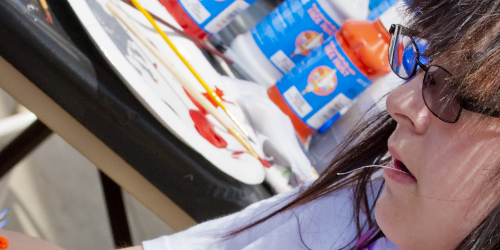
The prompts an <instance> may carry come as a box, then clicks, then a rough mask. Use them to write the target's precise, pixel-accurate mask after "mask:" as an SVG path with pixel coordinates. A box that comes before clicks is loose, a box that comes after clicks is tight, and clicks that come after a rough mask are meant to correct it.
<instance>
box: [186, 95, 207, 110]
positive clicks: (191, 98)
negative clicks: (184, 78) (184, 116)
mask: <svg viewBox="0 0 500 250" xmlns="http://www.w3.org/2000/svg"><path fill="white" fill-rule="evenodd" d="M184 92H186V95H187V96H188V97H189V100H191V102H193V104H194V105H195V106H196V107H197V108H198V109H199V110H200V112H201V113H202V114H203V115H207V111H205V109H204V108H203V107H202V106H201V105H200V103H198V101H196V100H195V99H194V98H193V97H192V96H191V95H190V94H189V93H188V92H187V91H186V90H185V89H184Z"/></svg>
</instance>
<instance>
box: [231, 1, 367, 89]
mask: <svg viewBox="0 0 500 250" xmlns="http://www.w3.org/2000/svg"><path fill="white" fill-rule="evenodd" d="M368 3H369V1H368V0H350V1H347V0H286V1H285V2H283V3H282V4H281V5H280V6H278V8H276V9H275V10H274V11H273V12H271V13H270V14H269V15H268V16H267V17H266V18H265V19H264V20H263V21H262V22H260V23H259V24H257V26H256V27H255V28H253V29H252V30H250V31H248V32H246V33H244V34H242V35H239V36H237V37H236V38H235V40H234V41H233V42H232V44H231V46H230V48H229V49H228V50H227V51H226V55H227V56H229V57H231V59H233V60H234V61H235V62H236V63H238V64H239V65H240V66H241V67H242V68H243V70H245V71H246V73H248V74H249V75H250V76H252V77H253V78H254V80H255V81H256V82H258V83H260V84H263V85H264V86H266V87H270V86H272V85H273V84H274V83H276V81H277V80H278V79H280V78H281V77H282V76H283V74H284V73H286V72H288V71H289V70H290V69H292V68H293V67H294V66H295V64H297V63H298V62H299V61H300V60H301V59H302V58H304V57H305V56H307V55H308V54H309V53H310V52H311V51H312V50H314V49H315V48H317V47H319V46H320V45H321V44H322V43H323V41H324V40H326V39H327V38H328V37H330V36H331V35H333V34H334V33H335V31H336V30H337V29H338V28H339V27H340V26H341V25H342V23H343V22H344V21H345V20H347V19H358V20H365V19H366V17H367V15H368Z"/></svg>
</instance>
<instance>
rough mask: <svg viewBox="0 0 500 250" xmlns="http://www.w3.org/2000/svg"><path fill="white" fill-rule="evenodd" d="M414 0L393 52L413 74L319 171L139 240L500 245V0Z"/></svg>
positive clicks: (246, 245)
mask: <svg viewBox="0 0 500 250" xmlns="http://www.w3.org/2000/svg"><path fill="white" fill-rule="evenodd" d="M408 4H409V7H408V13H414V18H413V21H412V23H411V24H410V25H409V28H408V29H406V28H404V27H402V26H397V25H396V26H393V28H392V29H391V32H392V36H393V39H392V41H391V44H392V45H391V48H390V56H389V58H390V61H391V65H392V67H393V70H395V72H396V73H397V74H398V75H399V76H401V77H402V78H405V79H409V81H408V82H407V83H405V84H403V85H402V86H400V87H398V88H396V89H395V90H394V91H392V92H391V93H390V94H389V95H388V97H387V101H386V102H387V112H383V113H381V114H377V115H375V116H374V118H373V119H372V120H371V121H370V122H368V123H366V124H360V125H359V126H358V127H357V128H356V129H354V131H353V132H352V133H351V134H350V135H349V136H348V138H346V140H345V142H344V143H343V145H341V146H340V147H339V148H338V149H337V152H336V153H337V156H336V158H335V159H334V161H333V162H332V165H331V166H330V168H329V169H328V170H327V171H326V172H325V173H323V174H322V176H321V177H320V178H319V179H318V180H317V181H315V182H314V183H312V184H309V185H306V186H305V187H303V188H302V189H297V190H295V191H294V192H292V193H289V194H284V195H280V196H277V197H273V198H271V199H269V200H265V201H262V202H259V203H257V204H253V205H251V206H250V207H248V208H246V209H245V210H243V211H242V212H239V213H236V214H233V215H230V216H227V217H223V218H220V219H217V220H213V221H209V222H207V223H203V224H200V225H198V226H196V227H193V228H191V229H189V230H187V231H184V232H180V233H178V234H174V235H172V236H166V237H163V238H159V239H156V240H153V241H147V242H144V243H143V246H137V247H133V248H131V249H142V248H144V249H145V250H153V249H170V248H172V249H266V248H267V249H307V248H309V249H364V248H367V249H397V248H399V249H405V250H406V249H500V237H499V234H500V182H499V181H498V180H499V179H500V178H499V177H500V154H499V152H498V151H499V150H500V119H499V118H498V117H499V116H500V112H499V111H500V1H496V0H484V1H480V0H413V1H411V2H409V3H408ZM416 38H419V39H420V40H419V41H423V40H426V41H427V47H426V51H425V53H424V55H425V57H427V58H429V59H430V62H431V63H429V64H423V63H422V61H423V60H422V58H420V57H419V51H417V49H415V48H416V44H415V43H414V42H413V41H414V40H412V39H416ZM401 46H403V47H401ZM402 51H404V52H405V53H404V54H403V55H401V54H398V53H400V52H402ZM407 51H410V52H413V53H410V54H407ZM403 62H404V63H403ZM417 65H418V69H417ZM370 165H385V166H386V167H385V168H384V169H383V171H382V170H380V168H377V167H362V166H370ZM382 172H383V173H382Z"/></svg>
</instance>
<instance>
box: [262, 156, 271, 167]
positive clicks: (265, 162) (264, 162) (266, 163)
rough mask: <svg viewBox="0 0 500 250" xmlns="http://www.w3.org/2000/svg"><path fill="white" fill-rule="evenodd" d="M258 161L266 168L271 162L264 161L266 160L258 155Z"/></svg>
mask: <svg viewBox="0 0 500 250" xmlns="http://www.w3.org/2000/svg"><path fill="white" fill-rule="evenodd" d="M259 161H260V163H262V165H263V166H264V167H266V168H270V167H271V166H272V164H271V163H270V162H268V161H266V160H264V159H262V158H260V157H259Z"/></svg>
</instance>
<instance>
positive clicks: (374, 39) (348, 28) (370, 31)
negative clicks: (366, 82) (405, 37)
mask: <svg viewBox="0 0 500 250" xmlns="http://www.w3.org/2000/svg"><path fill="white" fill-rule="evenodd" d="M335 37H336V39H337V41H338V43H339V45H340V47H341V48H342V49H343V51H344V52H345V54H346V55H347V56H348V57H349V59H350V60H351V62H352V63H353V64H354V65H355V67H356V68H357V69H358V70H359V71H360V72H361V73H363V74H364V75H365V76H367V77H368V78H369V79H370V80H372V81H374V80H376V79H378V78H380V77H381V76H384V75H386V74H388V73H389V72H390V71H391V69H390V66H389V62H388V59H387V53H388V49H389V42H390V34H389V32H388V31H387V29H386V28H385V27H384V25H383V24H382V23H381V21H380V20H379V19H377V20H375V21H373V22H370V21H357V20H347V21H346V22H345V23H344V25H343V26H342V27H341V28H340V30H339V31H338V32H337V33H336V34H335ZM307 59H308V58H305V59H304V60H307ZM267 94H268V95H269V98H270V99H271V100H272V101H273V102H274V103H275V104H276V105H277V106H278V107H279V108H280V109H281V110H282V111H283V112H284V113H285V114H286V115H288V117H290V120H291V121H292V124H293V126H294V128H295V131H296V132H297V135H298V137H299V138H300V140H301V141H302V142H305V141H306V140H307V138H308V137H309V136H310V135H311V134H312V133H313V132H315V129H313V128H311V127H310V126H308V125H307V124H306V123H305V122H303V121H302V120H301V119H300V118H299V117H298V116H297V115H296V114H295V112H294V111H293V110H292V108H291V107H290V106H289V105H288V103H287V102H286V101H285V99H284V98H283V96H282V94H281V93H280V92H279V90H278V88H277V86H276V84H275V85H274V86H273V87H271V88H269V89H268V90H267Z"/></svg>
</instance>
